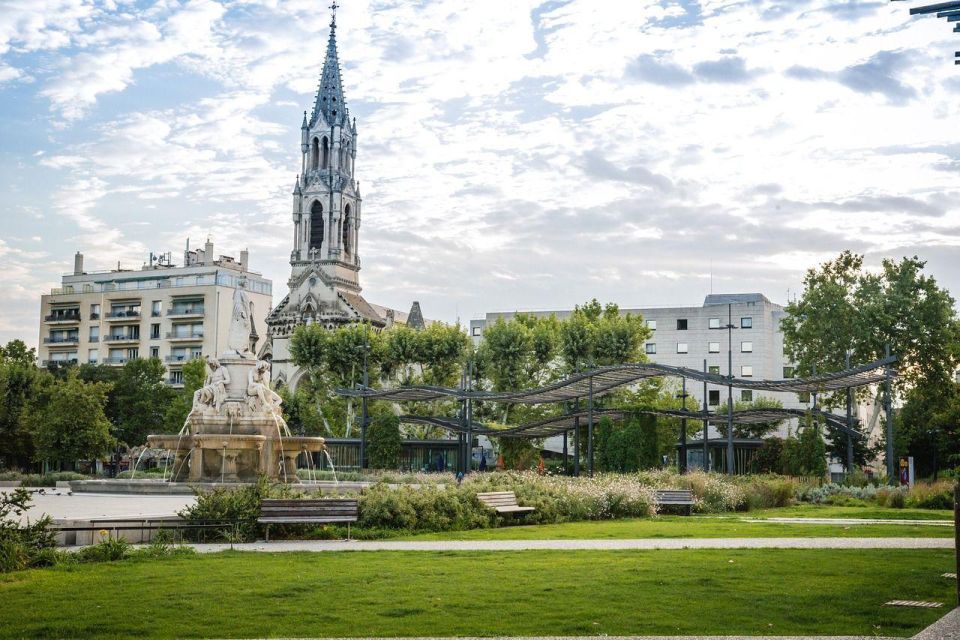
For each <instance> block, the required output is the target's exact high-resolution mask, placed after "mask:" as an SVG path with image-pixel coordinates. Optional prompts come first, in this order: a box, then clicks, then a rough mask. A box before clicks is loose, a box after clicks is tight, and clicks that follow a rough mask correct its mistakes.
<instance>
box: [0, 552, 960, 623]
mask: <svg viewBox="0 0 960 640" xmlns="http://www.w3.org/2000/svg"><path fill="white" fill-rule="evenodd" d="M953 566H954V565H953V554H952V552H950V551H946V550H944V551H940V550H920V551H918V550H798V549H791V550H787V549H782V550H780V549H765V550H682V551H679V550H678V551H575V552H569V551H518V552H497V553H492V552H456V553H454V552H355V553H351V552H341V553H312V554H311V553H250V552H247V553H244V552H227V553H220V554H210V555H196V556H179V557H173V558H166V559H159V560H127V561H121V562H114V563H102V564H85V565H73V566H61V567H56V568H51V569H35V570H32V571H25V572H18V573H14V574H7V575H4V576H0V602H2V603H3V606H2V607H0V637H4V638H19V637H71V638H89V637H103V638H109V637H232V638H243V637H277V636H295V637H309V636H326V637H357V636H374V637H376V636H457V635H469V636H510V635H530V636H533V635H605V634H606V635H673V634H683V635H688V634H689V635H714V634H716V635H736V634H749V635H753V634H765V635H802V634H815V635H821V634H823V635H835V634H836V635H864V636H873V635H887V636H910V635H912V634H914V633H916V632H917V631H919V630H920V629H922V628H923V627H925V626H926V625H928V624H930V623H932V622H934V621H935V620H936V619H937V618H938V617H939V616H941V615H943V614H945V613H946V612H947V611H949V607H950V606H952V598H953V588H954V585H953V583H952V582H951V581H949V580H946V579H944V578H942V577H940V574H942V573H944V572H946V571H950V570H952V568H953ZM892 599H916V600H935V601H940V602H944V603H946V606H945V607H943V608H942V609H940V610H929V609H904V608H893V607H884V606H883V603H884V602H886V601H888V600H892Z"/></svg>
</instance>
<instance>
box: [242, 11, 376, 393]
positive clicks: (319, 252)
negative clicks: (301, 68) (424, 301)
mask: <svg viewBox="0 0 960 640" xmlns="http://www.w3.org/2000/svg"><path fill="white" fill-rule="evenodd" d="M336 8H337V5H336V3H335V2H334V4H333V5H332V6H331V9H332V10H333V15H332V17H331V20H330V37H329V39H328V40H327V52H326V57H325V59H324V62H323V70H322V71H321V73H320V86H319V87H318V88H317V95H316V99H315V100H314V104H313V109H312V111H311V112H310V114H309V116H308V115H307V112H306V111H304V114H303V124H302V125H301V127H300V155H301V162H300V174H299V175H298V176H297V178H296V181H295V183H294V186H293V210H292V217H293V251H291V253H290V280H289V281H288V282H287V285H288V286H289V289H290V292H289V293H288V294H287V295H286V297H284V299H283V300H281V301H280V304H278V305H277V307H276V308H275V309H274V310H273V311H271V313H270V315H269V316H267V328H268V336H267V338H268V339H267V341H266V344H265V345H264V348H263V350H262V351H261V353H260V357H261V358H264V359H270V360H272V361H273V367H272V372H273V379H274V382H278V383H284V384H289V385H295V384H296V382H297V378H298V377H299V372H298V371H297V368H296V367H295V365H293V363H292V362H290V356H289V340H290V336H291V334H292V333H293V330H294V329H295V328H296V327H297V326H299V325H301V324H313V323H319V324H322V325H323V326H325V327H327V328H328V329H333V328H335V327H336V326H338V325H343V324H349V323H354V322H369V323H370V324H371V325H372V326H373V327H374V328H375V329H380V328H382V327H384V326H385V325H386V324H387V320H386V319H385V318H384V317H383V316H381V314H380V313H378V312H377V310H376V309H374V308H373V307H372V306H371V305H370V304H369V303H367V301H366V300H364V299H363V297H362V296H361V295H360V291H361V288H360V256H359V255H358V252H359V231H360V221H361V213H362V211H361V203H362V200H361V197H360V186H359V183H357V181H356V175H355V173H354V168H355V167H354V161H355V160H356V155H357V124H356V119H354V120H352V121H351V119H350V111H349V109H347V102H346V98H345V96H344V91H343V78H342V75H341V72H340V62H339V58H338V55H337V19H336Z"/></svg>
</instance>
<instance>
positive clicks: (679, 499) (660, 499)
mask: <svg viewBox="0 0 960 640" xmlns="http://www.w3.org/2000/svg"><path fill="white" fill-rule="evenodd" d="M654 497H655V499H656V501H657V506H668V507H686V511H687V515H690V513H691V511H692V510H693V505H694V504H696V502H695V501H694V499H693V491H690V490H689V489H657V490H656V491H655V492H654Z"/></svg>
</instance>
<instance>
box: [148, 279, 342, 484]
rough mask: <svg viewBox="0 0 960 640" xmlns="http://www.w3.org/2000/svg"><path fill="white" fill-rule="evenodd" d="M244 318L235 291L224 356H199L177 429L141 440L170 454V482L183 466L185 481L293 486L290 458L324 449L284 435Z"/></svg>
mask: <svg viewBox="0 0 960 640" xmlns="http://www.w3.org/2000/svg"><path fill="white" fill-rule="evenodd" d="M250 318H251V315H250V302H249V300H248V299H247V296H246V293H244V291H243V288H242V287H237V289H236V290H235V292H234V296H233V315H232V318H231V321H230V322H231V324H230V331H229V334H228V340H227V350H226V351H224V352H223V353H221V354H220V356H219V357H218V358H212V357H207V366H208V375H207V379H206V381H205V382H204V385H203V386H202V387H201V388H200V389H198V390H197V391H196V393H194V396H193V407H192V408H191V410H190V414H189V415H188V416H187V422H186V424H185V425H184V429H182V430H181V432H180V433H179V434H171V435H151V436H148V437H147V442H148V443H149V446H150V447H152V448H156V449H168V450H170V451H172V452H173V454H174V461H173V474H172V476H171V478H170V479H171V481H174V480H177V479H179V477H180V476H182V471H183V466H184V464H186V463H187V462H188V461H189V465H188V466H189V471H188V473H187V478H186V480H187V481H189V482H193V483H197V482H253V481H256V480H257V478H259V477H260V476H265V477H266V478H267V479H268V480H271V481H274V482H298V481H299V479H298V478H297V458H298V457H299V456H300V455H301V454H302V453H307V454H308V455H309V454H311V453H314V452H321V451H325V448H324V440H323V438H313V437H297V436H292V435H290V432H289V429H288V428H287V425H286V423H285V422H284V420H283V417H282V414H281V412H280V403H281V399H280V396H279V395H278V394H277V393H275V392H274V391H273V390H272V389H271V388H270V363H268V362H265V361H262V360H261V361H258V360H257V359H256V357H255V356H254V353H253V344H251V343H252V342H253V341H252V340H251V337H250V336H251V333H253V331H252V325H251V320H250ZM283 432H286V435H284V433H283ZM178 458H181V459H180V460H179V467H178V464H177V462H178Z"/></svg>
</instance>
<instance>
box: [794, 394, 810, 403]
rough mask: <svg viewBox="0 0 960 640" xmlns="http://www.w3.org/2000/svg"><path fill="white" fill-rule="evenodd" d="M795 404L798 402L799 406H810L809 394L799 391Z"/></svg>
mask: <svg viewBox="0 0 960 640" xmlns="http://www.w3.org/2000/svg"><path fill="white" fill-rule="evenodd" d="M797 402H799V403H800V404H810V392H809V391H801V392H800V393H798V394H797Z"/></svg>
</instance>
